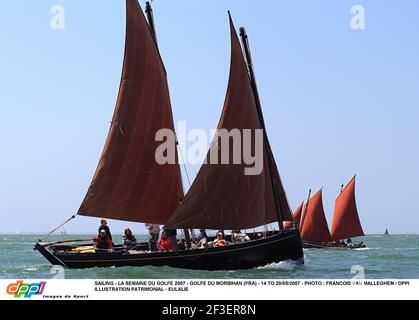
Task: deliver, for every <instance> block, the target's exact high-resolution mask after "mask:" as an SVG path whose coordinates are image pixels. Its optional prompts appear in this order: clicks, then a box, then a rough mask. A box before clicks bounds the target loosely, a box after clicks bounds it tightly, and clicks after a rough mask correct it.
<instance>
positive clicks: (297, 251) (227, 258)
mask: <svg viewBox="0 0 419 320" xmlns="http://www.w3.org/2000/svg"><path fill="white" fill-rule="evenodd" d="M35 249H36V250H38V251H39V252H40V253H41V254H42V255H43V256H44V257H45V258H46V259H47V260H48V261H49V262H50V263H52V264H58V265H63V266H65V267H68V268H74V269H81V268H94V267H99V268H104V267H128V266H131V267H144V266H156V267H160V266H168V267H173V268H181V269H192V270H209V271H215V270H240V269H252V268H257V267H260V266H265V265H268V264H271V263H278V262H280V261H284V260H294V261H297V262H299V263H304V258H303V250H302V245H301V240H300V234H299V232H298V230H287V231H283V232H280V233H277V234H275V235H273V236H270V237H266V238H263V239H260V240H254V241H251V242H246V243H243V244H237V245H230V246H227V247H221V248H220V247H219V248H207V249H198V250H182V251H176V252H165V253H141V254H125V253H123V252H97V253H84V254H80V253H69V252H67V253H58V252H55V251H54V249H53V247H48V246H47V245H46V246H43V245H41V244H36V246H35Z"/></svg>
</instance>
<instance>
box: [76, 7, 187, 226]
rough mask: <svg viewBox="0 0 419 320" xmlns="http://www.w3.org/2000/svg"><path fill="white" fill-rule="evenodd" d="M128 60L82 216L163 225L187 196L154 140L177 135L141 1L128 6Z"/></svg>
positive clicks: (175, 170)
mask: <svg viewBox="0 0 419 320" xmlns="http://www.w3.org/2000/svg"><path fill="white" fill-rule="evenodd" d="M126 10H127V12H126V13H127V25H126V39H125V56H124V64H123V70H122V79H121V84H120V88H119V95H118V100H117V102H116V108H115V113H114V116H113V120H112V125H111V128H110V131H109V134H108V138H107V141H106V144H105V147H104V150H103V153H102V156H101V158H100V162H99V165H98V167H97V169H96V173H95V175H94V178H93V181H92V183H91V185H90V187H89V190H88V192H87V195H86V197H85V199H84V201H83V203H82V204H81V207H80V209H79V212H78V214H80V215H85V216H93V217H104V218H110V219H118V220H126V221H135V222H148V223H158V224H164V223H166V221H167V220H168V218H169V216H170V215H171V214H172V213H173V212H174V211H175V209H176V207H177V206H178V204H179V201H180V199H181V197H182V194H183V191H182V182H181V176H180V168H179V166H178V165H159V164H158V163H157V162H156V160H155V151H156V149H157V148H158V146H159V144H161V142H156V141H155V135H156V132H157V131H158V130H160V129H162V128H167V129H171V130H173V132H174V122H173V115H172V110H171V105H170V98H169V89H168V84H167V79H166V72H165V68H164V65H163V62H162V60H161V58H160V55H159V52H158V49H157V46H156V44H155V42H154V40H153V38H152V35H151V33H150V29H149V26H148V23H147V21H146V19H145V17H144V14H143V12H142V10H141V8H140V5H139V4H138V1H137V0H127V1H126Z"/></svg>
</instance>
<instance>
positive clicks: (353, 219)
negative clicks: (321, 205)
mask: <svg viewBox="0 0 419 320" xmlns="http://www.w3.org/2000/svg"><path fill="white" fill-rule="evenodd" d="M362 236H364V231H363V230H362V226H361V222H360V221H359V216H358V210H357V208H356V202H355V177H354V178H353V179H352V180H351V181H350V182H349V184H348V185H347V186H346V187H345V189H343V191H342V193H341V194H340V195H339V197H338V198H337V199H336V204H335V212H334V215H333V222H332V238H333V240H343V239H348V238H352V237H362Z"/></svg>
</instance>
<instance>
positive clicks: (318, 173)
mask: <svg viewBox="0 0 419 320" xmlns="http://www.w3.org/2000/svg"><path fill="white" fill-rule="evenodd" d="M124 3H125V1H123V0H110V1H103V0H83V1H82V0H54V1H49V0H37V1H33V0H21V1H5V2H4V3H2V5H1V10H0V48H1V54H0V119H1V125H0V137H1V138H0V150H1V154H0V155H1V156H0V233H15V232H16V231H19V232H21V233H30V232H37V233H38V232H39V233H43V232H48V231H50V230H51V229H53V228H54V227H55V226H57V225H59V224H60V223H61V222H63V221H65V220H66V219H67V218H68V217H70V216H71V215H72V214H74V213H75V212H77V209H78V208H79V206H80V203H81V201H82V199H83V198H84V195H85V193H86V191H87V188H88V186H89V184H90V181H91V178H92V176H93V173H94V171H95V168H96V166H97V162H98V159H99V156H100V154H101V151H102V148H103V144H104V141H105V138H106V135H107V131H108V129H109V123H110V120H111V118H112V114H113V109H114V107H115V101H116V96H117V93H118V87H119V81H120V76H121V66H122V58H123V50H124V37H125V4H124ZM140 3H141V5H142V6H143V7H144V1H143V0H141V1H140ZM54 5H61V6H62V8H64V10H65V11H64V12H65V15H64V18H65V20H64V21H65V27H64V29H53V28H51V19H52V18H53V16H54V14H52V13H51V8H52V7H53V6H54ZM354 5H362V6H363V8H364V9H365V30H354V29H352V28H351V19H352V18H353V14H351V8H352V7H353V6H354ZM153 9H154V15H155V20H156V27H157V35H158V39H159V47H160V50H161V54H162V57H163V59H164V62H165V65H166V68H167V71H168V76H169V86H170V92H171V100H172V106H173V112H174V117H175V121H176V122H177V121H187V126H188V128H189V129H193V128H201V129H204V130H207V131H209V130H210V129H213V128H215V127H216V126H217V124H218V120H219V117H220V113H221V109H222V106H223V102H224V98H225V92H226V86H227V81H228V72H229V63H230V61H229V60H230V35H229V25H228V16H227V10H231V13H232V16H233V19H234V21H235V24H236V27H237V28H238V27H239V26H245V27H246V28H247V32H248V35H249V40H250V44H251V49H252V55H253V59H254V64H255V71H256V76H257V80H258V86H259V91H260V96H261V99H262V105H263V111H264V115H265V121H266V125H267V130H268V135H269V137H270V142H271V145H272V149H273V151H274V155H275V157H276V161H277V164H278V167H279V170H280V173H281V177H282V179H283V183H284V185H285V189H286V192H287V195H288V199H289V202H290V204H291V207H292V208H295V207H297V206H298V205H299V204H300V203H301V201H303V200H304V199H305V198H306V197H307V194H308V190H309V189H310V188H312V189H313V190H314V191H316V190H318V189H319V188H321V187H323V188H324V199H323V200H324V207H325V210H326V215H327V218H328V220H329V223H330V222H331V217H332V214H333V207H334V201H335V198H336V196H337V195H338V193H339V190H340V185H341V184H342V183H347V182H348V181H349V180H350V179H351V178H352V177H353V176H354V175H355V174H357V189H356V197H357V204H358V211H359V214H360V218H361V221H362V224H363V226H364V229H365V232H366V233H383V232H384V230H385V228H387V227H388V228H389V230H390V233H418V231H419V37H418V34H419V2H417V1H416V0H401V1H397V2H394V1H390V0H382V1H369V0H341V1H335V0H318V1H309V0H305V1H302V0H282V1H277V0H264V1H257V2H256V1H248V0H219V1H213V0H212V1H210V0H200V1H196V0H195V1H192V0H184V1H173V0H154V1H153ZM187 169H188V172H189V175H190V176H191V177H192V178H193V177H194V176H195V175H196V173H197V171H198V170H199V166H196V165H195V166H192V165H189V166H188V168H187ZM98 224H99V223H98V219H95V218H86V217H77V219H76V220H75V221H73V222H71V223H70V224H68V225H67V226H66V227H65V228H66V231H67V232H69V233H92V232H96V230H97V227H98ZM109 224H110V226H111V228H112V230H113V233H118V232H120V233H122V230H123V228H125V227H126V226H130V227H131V228H132V229H133V230H134V232H135V233H143V232H144V230H145V229H144V227H143V226H142V225H141V224H133V223H126V222H116V221H110V222H109Z"/></svg>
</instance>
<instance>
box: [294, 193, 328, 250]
mask: <svg viewBox="0 0 419 320" xmlns="http://www.w3.org/2000/svg"><path fill="white" fill-rule="evenodd" d="M300 231H301V239H302V240H303V241H307V242H312V243H317V244H321V243H328V242H330V241H331V239H332V237H331V236H330V231H329V226H328V225H327V220H326V216H325V214H324V209H323V200H322V190H320V191H319V192H317V193H316V194H315V195H314V196H313V197H312V198H311V199H310V201H309V202H308V204H307V208H306V211H305V213H304V216H303V217H302V221H301V226H300Z"/></svg>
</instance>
